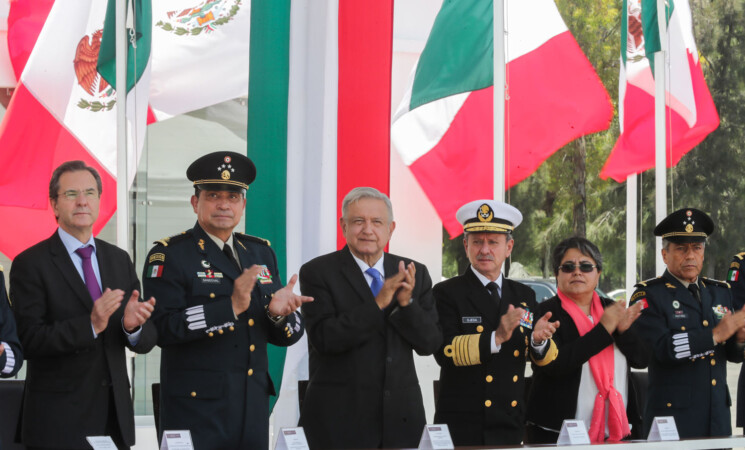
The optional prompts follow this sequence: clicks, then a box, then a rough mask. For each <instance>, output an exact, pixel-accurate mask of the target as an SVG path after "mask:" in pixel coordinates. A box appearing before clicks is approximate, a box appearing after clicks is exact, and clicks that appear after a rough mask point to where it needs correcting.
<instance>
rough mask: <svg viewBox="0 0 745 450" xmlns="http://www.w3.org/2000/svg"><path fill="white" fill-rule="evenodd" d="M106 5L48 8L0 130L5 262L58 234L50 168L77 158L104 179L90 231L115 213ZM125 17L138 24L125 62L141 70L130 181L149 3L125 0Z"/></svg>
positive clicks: (141, 131) (142, 100)
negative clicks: (101, 65) (104, 62)
mask: <svg viewBox="0 0 745 450" xmlns="http://www.w3.org/2000/svg"><path fill="white" fill-rule="evenodd" d="M107 3H108V2H101V1H94V0H76V1H73V0H57V1H55V2H54V6H53V7H52V10H51V11H50V13H49V17H48V18H47V20H46V22H45V23H44V27H43V29H42V31H41V34H40V35H39V38H38V40H37V43H36V45H35V46H34V49H33V52H32V53H31V55H30V57H29V60H28V63H27V64H26V66H25V68H24V69H23V73H22V74H21V78H20V80H19V82H18V86H17V88H16V92H15V94H14V95H13V99H12V100H11V102H10V104H9V105H8V110H7V112H6V114H5V117H3V121H2V124H0V148H2V149H3V152H2V153H0V215H2V217H5V218H12V220H3V221H0V251H2V252H3V253H4V254H5V255H6V256H8V257H10V258H14V257H15V255H17V254H18V253H19V252H21V251H22V250H24V249H25V248H27V247H28V246H30V245H31V244H33V243H36V242H38V241H40V240H42V239H44V238H46V237H48V236H49V235H50V234H51V233H52V231H53V230H54V229H55V228H56V226H57V225H56V222H55V219H54V214H53V213H52V211H51V210H50V205H49V193H48V190H47V189H48V187H47V186H48V183H49V178H50V176H51V173H52V171H53V170H54V168H55V167H57V166H58V165H60V164H61V163H63V162H65V161H69V160H75V159H79V160H83V161H85V162H86V163H87V164H88V165H90V166H92V167H94V168H95V169H96V170H98V172H99V174H100V175H101V178H102V182H103V189H102V193H101V207H100V213H99V217H98V221H97V222H96V223H95V224H94V226H93V232H94V233H98V232H99V231H100V230H101V229H102V228H103V227H104V225H105V224H106V223H107V222H108V221H109V219H110V218H111V216H112V215H113V214H114V211H116V182H117V180H116V173H117V157H116V154H117V148H116V130H117V128H116V127H117V124H116V115H117V106H118V105H119V98H118V95H117V91H116V89H115V88H114V86H112V84H111V83H110V82H109V81H107V80H106V79H105V78H104V77H102V76H101V73H100V72H99V69H98V67H97V64H98V62H99V61H98V60H99V54H100V52H101V42H102V39H104V40H105V39H106V36H107V33H108V34H111V33H112V32H111V31H110V30H109V29H108V28H107V29H104V19H105V16H106V10H107ZM113 3H114V2H112V5H113ZM128 13H129V16H130V17H129V18H128V25H129V26H132V27H136V29H131V31H130V32H129V33H128V36H129V37H130V39H133V40H136V41H132V42H130V49H129V51H130V52H131V53H132V57H131V58H130V64H134V61H141V62H140V68H143V67H142V65H143V64H144V70H143V71H142V74H141V76H140V77H139V78H138V79H137V84H136V85H135V86H134V88H133V89H132V90H131V91H130V93H129V95H127V96H126V102H127V116H128V121H127V122H128V123H127V130H128V137H127V139H128V147H129V148H128V155H129V156H128V157H127V159H128V166H129V172H128V173H129V174H130V178H131V179H130V180H128V181H129V182H131V181H132V179H133V178H134V175H135V173H136V169H137V160H138V157H137V156H138V155H139V153H140V151H141V149H142V146H143V144H144V138H145V131H146V122H145V121H146V117H147V96H148V91H149V83H150V67H149V66H150V40H149V38H148V39H145V38H144V37H145V36H146V35H149V33H150V30H151V23H150V19H149V17H150V1H149V0H130V4H129V7H128ZM130 69H131V68H130ZM129 72H130V73H132V72H131V70H130V71H129ZM110 79H111V80H112V81H113V77H111V78H110Z"/></svg>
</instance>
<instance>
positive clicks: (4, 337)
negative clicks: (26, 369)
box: [0, 267, 23, 378]
mask: <svg viewBox="0 0 745 450" xmlns="http://www.w3.org/2000/svg"><path fill="white" fill-rule="evenodd" d="M0 342H4V343H6V344H8V346H9V347H10V352H11V353H12V356H11V355H10V354H9V353H8V352H7V351H3V353H2V354H0V378H10V377H12V376H15V374H17V373H18V371H19V370H21V366H22V365H23V350H22V349H21V343H20V341H19V340H18V333H17V331H16V321H15V318H14V317H13V313H12V312H11V311H10V303H8V294H7V293H6V292H5V276H3V268H2V267H0ZM0 345H2V344H0ZM6 367H8V368H10V370H9V371H7V372H6V371H5V369H6Z"/></svg>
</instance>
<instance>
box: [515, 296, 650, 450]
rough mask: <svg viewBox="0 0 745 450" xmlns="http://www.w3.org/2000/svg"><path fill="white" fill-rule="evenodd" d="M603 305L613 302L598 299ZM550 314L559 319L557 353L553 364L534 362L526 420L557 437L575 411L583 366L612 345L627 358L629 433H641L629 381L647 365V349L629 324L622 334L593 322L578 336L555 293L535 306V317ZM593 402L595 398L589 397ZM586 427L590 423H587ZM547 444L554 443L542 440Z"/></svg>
mask: <svg viewBox="0 0 745 450" xmlns="http://www.w3.org/2000/svg"><path fill="white" fill-rule="evenodd" d="M600 301H601V303H602V304H603V308H606V307H608V305H611V304H613V300H610V299H607V298H602V297H601V298H600ZM547 312H550V313H551V319H550V320H551V322H555V321H557V320H558V321H559V323H560V326H559V328H558V329H557V330H556V333H555V334H554V337H553V340H554V342H555V343H556V347H557V349H558V350H559V353H558V355H557V357H556V359H555V360H554V362H553V363H551V364H548V365H545V366H539V365H537V364H533V383H532V386H531V390H530V396H529V401H528V414H527V420H528V423H530V424H535V425H537V426H539V427H542V428H548V429H551V430H555V431H556V437H558V432H559V430H560V429H561V424H562V422H563V421H564V420H572V419H574V418H575V417H576V413H577V394H578V392H579V384H580V381H581V379H582V366H583V365H584V364H585V363H586V362H588V361H589V360H590V358H591V357H593V356H595V355H597V354H598V353H600V351H602V350H603V349H605V348H606V347H608V346H609V345H613V344H615V345H616V346H617V347H618V349H619V350H620V351H621V353H623V356H625V357H626V361H627V363H628V368H629V373H627V377H626V379H627V381H628V393H627V395H626V401H627V405H626V415H627V417H628V420H629V424H631V426H632V429H631V431H632V435H634V433H637V435H636V437H638V438H642V439H645V438H646V437H647V436H646V435H645V436H641V430H640V428H641V424H642V421H641V411H640V410H639V407H638V406H637V401H636V398H637V395H636V391H635V387H634V385H633V383H632V381H631V376H630V369H631V368H632V367H633V368H635V369H643V368H645V367H647V361H648V358H647V351H646V349H645V345H646V344H645V343H644V342H643V341H642V340H641V337H640V336H639V334H638V333H637V332H636V330H635V329H634V328H633V327H632V328H629V329H628V330H626V331H625V332H624V333H622V334H618V333H617V332H616V333H613V334H612V335H611V334H608V331H607V330H606V329H605V327H604V326H603V325H601V324H600V323H598V324H596V325H595V326H594V327H593V328H592V330H590V331H589V332H588V333H587V334H585V335H584V336H580V335H579V331H578V330H577V326H576V325H575V324H574V320H573V319H572V317H571V316H570V315H569V313H567V311H566V310H565V309H564V308H562V307H561V300H559V297H558V296H554V297H552V298H550V299H548V300H546V301H544V302H543V303H541V304H540V305H538V314H537V316H538V317H543V315H544V314H546V313H547ZM589 400H590V401H593V402H594V401H595V399H589ZM586 425H587V427H588V430H589V426H590V424H589V423H588V424H586ZM545 443H546V444H548V443H551V444H554V443H556V440H555V439H554V440H553V442H545Z"/></svg>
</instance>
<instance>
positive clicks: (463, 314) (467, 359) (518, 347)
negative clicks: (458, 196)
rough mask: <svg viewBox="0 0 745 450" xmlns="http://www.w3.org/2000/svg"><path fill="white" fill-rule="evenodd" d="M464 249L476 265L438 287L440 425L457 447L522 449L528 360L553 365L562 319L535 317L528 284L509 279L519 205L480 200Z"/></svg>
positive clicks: (463, 211)
mask: <svg viewBox="0 0 745 450" xmlns="http://www.w3.org/2000/svg"><path fill="white" fill-rule="evenodd" d="M456 217H457V219H458V221H459V222H460V223H461V224H463V231H464V233H465V236H464V238H463V245H464V247H465V251H466V254H467V256H468V260H469V262H470V263H471V265H470V266H469V267H468V268H467V269H466V270H465V272H464V273H463V274H462V275H460V276H457V277H454V278H451V279H450V280H447V281H443V282H441V283H439V284H437V285H436V286H435V287H434V290H433V291H434V296H435V302H436V305H437V313H438V315H439V317H440V325H441V327H442V331H443V335H444V338H445V339H444V345H443V347H442V348H440V350H439V351H438V352H437V353H435V359H436V360H437V362H438V364H440V367H441V370H440V392H439V396H438V399H437V404H436V409H435V423H446V424H447V425H448V428H449V430H450V434H451V436H452V438H453V443H454V444H455V445H456V446H465V445H518V444H520V442H521V441H522V438H523V431H524V427H525V407H526V401H525V398H526V397H525V394H526V393H525V361H526V359H527V358H528V356H529V355H530V356H532V358H533V360H534V361H536V363H537V364H539V365H545V364H550V363H551V362H552V361H553V360H554V359H555V358H556V355H557V352H556V345H555V344H554V343H553V341H552V340H551V336H552V335H553V333H554V331H555V330H556V327H558V326H559V323H558V321H556V322H552V323H549V322H548V319H549V318H550V317H551V313H547V314H546V315H545V316H544V317H541V318H538V317H536V316H535V314H536V311H537V309H538V305H537V303H536V300H535V293H534V292H533V290H532V289H531V288H529V287H528V286H526V285H524V284H521V283H518V282H516V281H512V280H509V279H507V278H505V277H504V276H503V275H502V273H501V270H502V264H503V263H504V261H505V259H506V258H507V257H509V255H510V253H511V252H512V246H513V244H514V241H513V240H512V230H513V229H514V228H515V227H517V226H518V225H519V224H520V222H521V221H522V214H521V213H520V211H518V210H517V209H516V208H514V207H513V206H510V205H508V204H506V203H502V202H497V201H493V200H476V201H473V202H470V203H467V204H466V205H464V206H463V207H461V208H460V209H459V210H458V212H457V214H456Z"/></svg>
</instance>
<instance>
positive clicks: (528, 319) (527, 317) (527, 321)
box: [520, 311, 533, 330]
mask: <svg viewBox="0 0 745 450" xmlns="http://www.w3.org/2000/svg"><path fill="white" fill-rule="evenodd" d="M520 326H521V327H525V328H530V329H531V330H532V329H533V313H532V312H530V311H525V314H523V316H522V317H521V318H520Z"/></svg>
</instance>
